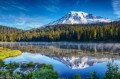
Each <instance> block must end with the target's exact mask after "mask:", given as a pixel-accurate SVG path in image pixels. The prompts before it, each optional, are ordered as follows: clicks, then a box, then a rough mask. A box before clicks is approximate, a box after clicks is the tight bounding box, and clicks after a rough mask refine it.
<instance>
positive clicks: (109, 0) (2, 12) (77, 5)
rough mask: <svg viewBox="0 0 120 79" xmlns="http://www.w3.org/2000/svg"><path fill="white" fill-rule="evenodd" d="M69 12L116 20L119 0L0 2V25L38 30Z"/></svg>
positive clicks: (13, 0) (23, 0)
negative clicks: (85, 13)
mask: <svg viewBox="0 0 120 79" xmlns="http://www.w3.org/2000/svg"><path fill="white" fill-rule="evenodd" d="M70 11H83V12H87V13H92V14H94V15H97V16H102V17H105V18H110V19H117V18H120V0H0V25H5V26H10V27H15V28H19V29H31V28H38V27H41V26H44V25H46V24H48V23H50V22H52V21H55V20H57V19H59V18H61V17H63V16H64V15H65V14H66V13H68V12H70Z"/></svg>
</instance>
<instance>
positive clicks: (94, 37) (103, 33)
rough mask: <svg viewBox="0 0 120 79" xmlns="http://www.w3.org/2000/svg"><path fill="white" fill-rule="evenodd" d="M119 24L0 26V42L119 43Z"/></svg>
mask: <svg viewBox="0 0 120 79" xmlns="http://www.w3.org/2000/svg"><path fill="white" fill-rule="evenodd" d="M119 26H120V22H111V23H99V24H74V25H68V24H64V25H53V26H46V27H42V28H37V29H32V30H27V31H25V30H19V29H15V28H9V27H3V26H0V41H3V42H5V41H12V42H14V41H77V42H81V41H88V42H89V41H105V42H106V41H107V42H109V41H112V42H120V27H119Z"/></svg>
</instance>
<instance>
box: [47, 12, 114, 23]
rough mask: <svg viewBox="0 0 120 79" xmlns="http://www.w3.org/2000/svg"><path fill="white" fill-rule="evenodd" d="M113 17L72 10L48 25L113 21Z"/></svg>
mask: <svg viewBox="0 0 120 79" xmlns="http://www.w3.org/2000/svg"><path fill="white" fill-rule="evenodd" d="M111 21H112V20H111V19H107V18H103V17H100V16H95V15H93V14H89V13H86V12H76V11H71V12H69V13H67V14H66V15H65V16H63V17H62V18H61V19H59V20H57V21H54V22H51V23H49V24H48V25H56V24H88V23H99V22H105V23H108V22H111Z"/></svg>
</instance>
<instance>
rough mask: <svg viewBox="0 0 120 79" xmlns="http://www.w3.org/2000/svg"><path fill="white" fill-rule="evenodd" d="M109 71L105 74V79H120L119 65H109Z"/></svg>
mask: <svg viewBox="0 0 120 79" xmlns="http://www.w3.org/2000/svg"><path fill="white" fill-rule="evenodd" d="M107 68H108V69H107V71H106V73H105V77H104V79H120V72H119V68H118V65H113V64H111V63H108V64H107Z"/></svg>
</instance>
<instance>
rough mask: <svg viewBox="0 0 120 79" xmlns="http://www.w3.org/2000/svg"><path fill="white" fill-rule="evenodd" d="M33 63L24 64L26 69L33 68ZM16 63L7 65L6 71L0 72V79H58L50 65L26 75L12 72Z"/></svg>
mask: <svg viewBox="0 0 120 79" xmlns="http://www.w3.org/2000/svg"><path fill="white" fill-rule="evenodd" d="M33 65H34V64H33V63H31V62H30V63H28V64H26V67H31V66H33ZM17 66H18V64H17V63H9V64H7V65H6V67H7V69H6V70H0V79H58V73H57V72H55V71H54V69H53V67H52V65H45V64H44V65H43V66H42V67H41V68H39V69H37V70H35V71H33V70H30V71H29V72H28V73H23V72H20V71H19V72H13V71H14V70H15V67H17Z"/></svg>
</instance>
